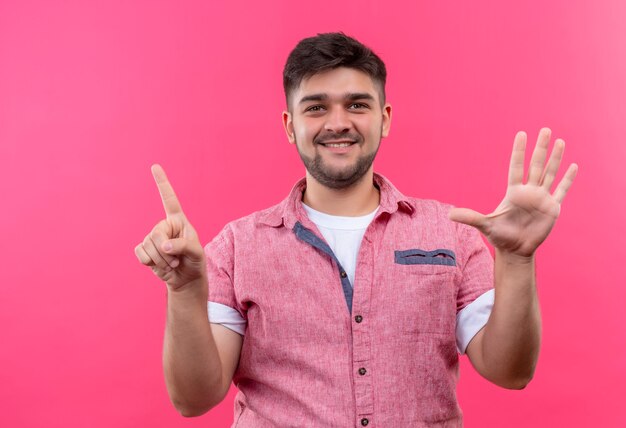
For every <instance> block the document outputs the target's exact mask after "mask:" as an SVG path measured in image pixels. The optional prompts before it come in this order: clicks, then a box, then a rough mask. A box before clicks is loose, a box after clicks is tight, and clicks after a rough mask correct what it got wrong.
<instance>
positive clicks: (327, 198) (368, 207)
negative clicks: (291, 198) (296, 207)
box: [302, 168, 380, 217]
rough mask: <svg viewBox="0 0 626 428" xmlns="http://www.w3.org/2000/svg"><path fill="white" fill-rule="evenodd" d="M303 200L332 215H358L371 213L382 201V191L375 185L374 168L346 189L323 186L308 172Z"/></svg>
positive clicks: (312, 206)
mask: <svg viewBox="0 0 626 428" xmlns="http://www.w3.org/2000/svg"><path fill="white" fill-rule="evenodd" d="M302 201H303V202H304V203H305V204H307V205H308V206H310V207H311V208H313V209H314V210H317V211H321V212H323V213H326V214H330V215H337V216H344V217H356V216H362V215H366V214H369V213H371V212H372V211H374V210H375V209H376V207H378V204H379V203H380V192H379V191H378V189H377V188H376V187H375V186H374V170H373V169H372V168H370V169H369V171H367V172H366V173H365V175H363V177H361V179H360V180H359V181H358V182H356V183H354V184H353V185H352V186H350V187H348V188H346V189H331V188H329V187H326V186H323V185H322V184H320V183H319V182H318V181H317V180H315V179H314V178H313V177H312V176H311V175H310V174H309V173H308V172H307V174H306V190H305V191H304V197H303V198H302Z"/></svg>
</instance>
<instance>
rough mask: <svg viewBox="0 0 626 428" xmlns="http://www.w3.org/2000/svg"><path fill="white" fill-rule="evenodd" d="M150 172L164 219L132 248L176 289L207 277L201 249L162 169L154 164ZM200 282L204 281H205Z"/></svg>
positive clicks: (140, 259) (146, 263)
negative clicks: (160, 201) (159, 196)
mask: <svg viewBox="0 0 626 428" xmlns="http://www.w3.org/2000/svg"><path fill="white" fill-rule="evenodd" d="M152 175H153V177H154V180H155V181H156V184H157V187H158V188H159V193H160V195H161V200H162V201H163V207H164V208H165V214H166V218H165V219H164V220H161V221H160V222H159V223H157V225H156V226H154V228H153V229H152V231H151V232H150V233H149V234H148V235H146V237H145V238H144V240H143V242H142V243H141V244H139V245H137V246H136V247H135V255H136V256H137V258H138V259H139V261H140V262H141V263H143V264H144V265H146V266H150V267H151V268H152V270H153V271H154V273H155V274H156V275H157V276H158V277H159V278H161V279H162V280H163V281H165V282H166V283H167V285H168V287H169V288H170V290H178V289H181V288H182V287H183V286H184V285H186V284H189V283H192V282H198V281H199V280H203V279H204V278H206V261H205V258H204V250H203V249H202V245H201V244H200V240H199V239H198V235H197V233H196V231H195V229H194V228H193V226H192V225H191V223H189V221H188V220H187V217H185V214H184V213H183V210H182V208H181V206H180V203H179V202H178V198H176V194H175V193H174V189H173V188H172V185H171V184H170V182H169V181H168V179H167V176H166V175H165V171H163V168H161V167H160V166H159V165H153V166H152ZM200 283H201V284H206V281H200Z"/></svg>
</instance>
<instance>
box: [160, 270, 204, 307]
mask: <svg viewBox="0 0 626 428" xmlns="http://www.w3.org/2000/svg"><path fill="white" fill-rule="evenodd" d="M208 294H209V290H208V280H207V278H206V277H204V276H202V277H200V278H198V279H195V280H192V281H189V282H188V283H186V284H184V285H182V286H180V287H176V288H174V287H170V286H169V285H168V286H167V295H168V298H174V299H178V300H192V301H193V300H198V301H200V300H201V301H203V302H206V301H207V300H208V297H209V296H208Z"/></svg>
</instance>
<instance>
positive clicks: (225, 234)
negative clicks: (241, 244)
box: [207, 202, 284, 246]
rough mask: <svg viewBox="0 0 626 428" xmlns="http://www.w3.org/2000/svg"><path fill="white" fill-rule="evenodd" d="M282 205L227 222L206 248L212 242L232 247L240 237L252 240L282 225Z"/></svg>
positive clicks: (281, 203)
mask: <svg viewBox="0 0 626 428" xmlns="http://www.w3.org/2000/svg"><path fill="white" fill-rule="evenodd" d="M283 204H284V202H280V203H278V204H275V205H272V206H271V207H268V208H265V209H262V210H258V211H254V212H252V213H250V214H248V215H245V216H243V217H240V218H238V219H235V220H231V221H229V222H228V223H226V225H224V227H223V228H222V230H221V231H220V232H219V233H218V234H217V235H216V236H215V237H214V238H213V240H212V241H211V242H210V243H209V244H207V246H208V245H212V244H213V243H214V242H215V243H222V244H223V245H232V243H233V242H234V241H235V240H238V239H239V238H240V237H245V239H252V238H253V237H254V236H255V235H257V234H259V233H262V232H263V231H264V230H267V229H268V228H274V227H276V226H279V225H280V224H281V223H282V208H283Z"/></svg>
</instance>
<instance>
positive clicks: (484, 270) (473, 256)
mask: <svg viewBox="0 0 626 428" xmlns="http://www.w3.org/2000/svg"><path fill="white" fill-rule="evenodd" d="M458 227H459V229H458V230H459V233H458V239H459V241H458V248H459V250H460V254H461V257H460V261H461V263H462V265H461V266H460V270H461V278H460V282H459V287H458V292H457V302H456V310H457V313H459V312H460V311H461V310H462V309H463V308H465V307H466V306H467V305H469V304H470V303H472V302H473V301H474V300H476V299H477V298H478V297H479V296H481V295H483V294H484V293H485V292H487V291H489V290H491V289H493V286H494V284H493V282H494V279H493V257H491V253H490V252H489V249H488V248H487V245H486V244H485V242H484V241H483V239H482V237H481V235H480V233H479V232H478V230H476V229H474V228H473V227H471V226H467V225H465V224H460V223H458Z"/></svg>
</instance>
